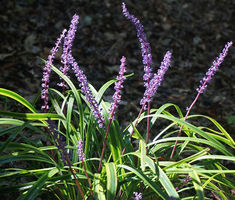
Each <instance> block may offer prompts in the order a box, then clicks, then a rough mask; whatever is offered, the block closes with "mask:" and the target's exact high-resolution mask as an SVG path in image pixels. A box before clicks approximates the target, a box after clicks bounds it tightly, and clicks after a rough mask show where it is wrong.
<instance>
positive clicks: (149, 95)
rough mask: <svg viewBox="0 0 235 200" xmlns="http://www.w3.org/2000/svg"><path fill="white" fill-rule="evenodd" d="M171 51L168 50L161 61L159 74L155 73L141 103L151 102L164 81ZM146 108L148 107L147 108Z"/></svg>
mask: <svg viewBox="0 0 235 200" xmlns="http://www.w3.org/2000/svg"><path fill="white" fill-rule="evenodd" d="M170 59H171V52H169V51H167V52H166V55H165V56H164V59H163V61H162V63H161V67H160V69H159V70H158V72H157V74H156V73H155V74H154V76H153V78H152V79H151V81H150V83H149V86H148V87H147V88H146V90H145V93H144V97H143V98H142V99H141V101H140V105H145V104H146V103H147V102H151V101H152V99H153V96H154V95H155V93H156V91H157V89H158V87H159V86H160V85H161V82H162V81H163V77H164V74H165V73H166V71H167V69H168V67H169V66H170ZM145 109H146V108H145Z"/></svg>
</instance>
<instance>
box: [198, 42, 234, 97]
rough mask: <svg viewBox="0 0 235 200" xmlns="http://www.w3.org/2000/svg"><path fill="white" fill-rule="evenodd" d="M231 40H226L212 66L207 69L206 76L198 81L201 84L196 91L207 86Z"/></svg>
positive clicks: (200, 91) (200, 90)
mask: <svg viewBox="0 0 235 200" xmlns="http://www.w3.org/2000/svg"><path fill="white" fill-rule="evenodd" d="M232 44H233V43H232V42H228V43H227V44H226V45H225V47H224V49H223V51H222V52H221V53H220V55H219V57H217V58H216V59H215V60H214V61H213V63H212V66H211V67H210V68H209V69H208V71H207V73H206V76H205V77H204V78H203V79H202V80H201V81H200V83H201V85H200V86H199V87H198V88H197V92H198V93H203V92H204V91H205V90H206V88H207V83H208V82H210V81H211V79H212V76H214V75H215V73H216V71H217V70H218V69H219V66H220V65H221V63H222V62H223V61H224V58H225V57H226V56H227V54H228V49H229V48H230V47H231V46H232Z"/></svg>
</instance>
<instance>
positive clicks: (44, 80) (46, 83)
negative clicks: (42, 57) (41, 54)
mask: <svg viewBox="0 0 235 200" xmlns="http://www.w3.org/2000/svg"><path fill="white" fill-rule="evenodd" d="M66 31H67V30H66V29H64V30H63V32H62V34H61V35H60V37H59V38H58V39H57V41H56V44H55V46H54V47H53V48H52V49H51V54H50V55H49V56H48V60H47V61H46V65H45V67H44V69H43V70H44V72H43V78H42V88H43V89H42V91H41V98H42V100H43V101H44V105H43V106H42V108H41V109H42V110H44V112H47V111H48V109H49V106H48V88H49V82H50V74H51V65H52V63H53V60H54V58H55V54H56V52H57V51H58V49H59V45H60V43H61V40H62V39H63V38H64V36H65V33H66Z"/></svg>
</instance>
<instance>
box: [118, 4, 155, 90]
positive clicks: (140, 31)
mask: <svg viewBox="0 0 235 200" xmlns="http://www.w3.org/2000/svg"><path fill="white" fill-rule="evenodd" d="M122 12H123V14H124V16H125V17H126V18H127V19H128V20H130V21H131V22H132V23H133V24H134V25H135V27H136V30H137V37H138V39H139V42H140V45H141V52H142V58H143V64H144V72H145V74H144V76H143V79H144V81H145V82H144V85H145V87H148V84H149V81H150V79H151V78H152V67H151V66H152V63H153V62H152V54H151V47H150V44H149V43H148V41H147V37H146V35H145V33H144V27H143V25H142V24H141V23H140V21H139V20H138V19H137V18H136V17H135V16H134V15H131V14H130V13H129V11H128V10H127V8H126V5H125V3H122Z"/></svg>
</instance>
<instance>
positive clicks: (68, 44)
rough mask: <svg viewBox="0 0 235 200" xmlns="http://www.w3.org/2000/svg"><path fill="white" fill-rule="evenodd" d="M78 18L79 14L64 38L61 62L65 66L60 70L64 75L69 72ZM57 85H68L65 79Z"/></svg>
mask: <svg viewBox="0 0 235 200" xmlns="http://www.w3.org/2000/svg"><path fill="white" fill-rule="evenodd" d="M78 20H79V16H78V15H76V14H75V15H74V16H73V19H72V21H71V24H70V27H69V30H68V32H67V35H66V37H65V39H64V45H63V54H62V55H61V63H62V64H63V67H60V71H62V72H63V74H64V75H67V72H68V70H69V57H70V56H69V55H72V45H73V41H74V38H75V33H76V31H77V25H78ZM60 79H61V78H60ZM57 85H58V86H60V87H62V88H63V89H64V88H65V87H66V84H65V82H64V81H62V82H60V83H58V84H57Z"/></svg>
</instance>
